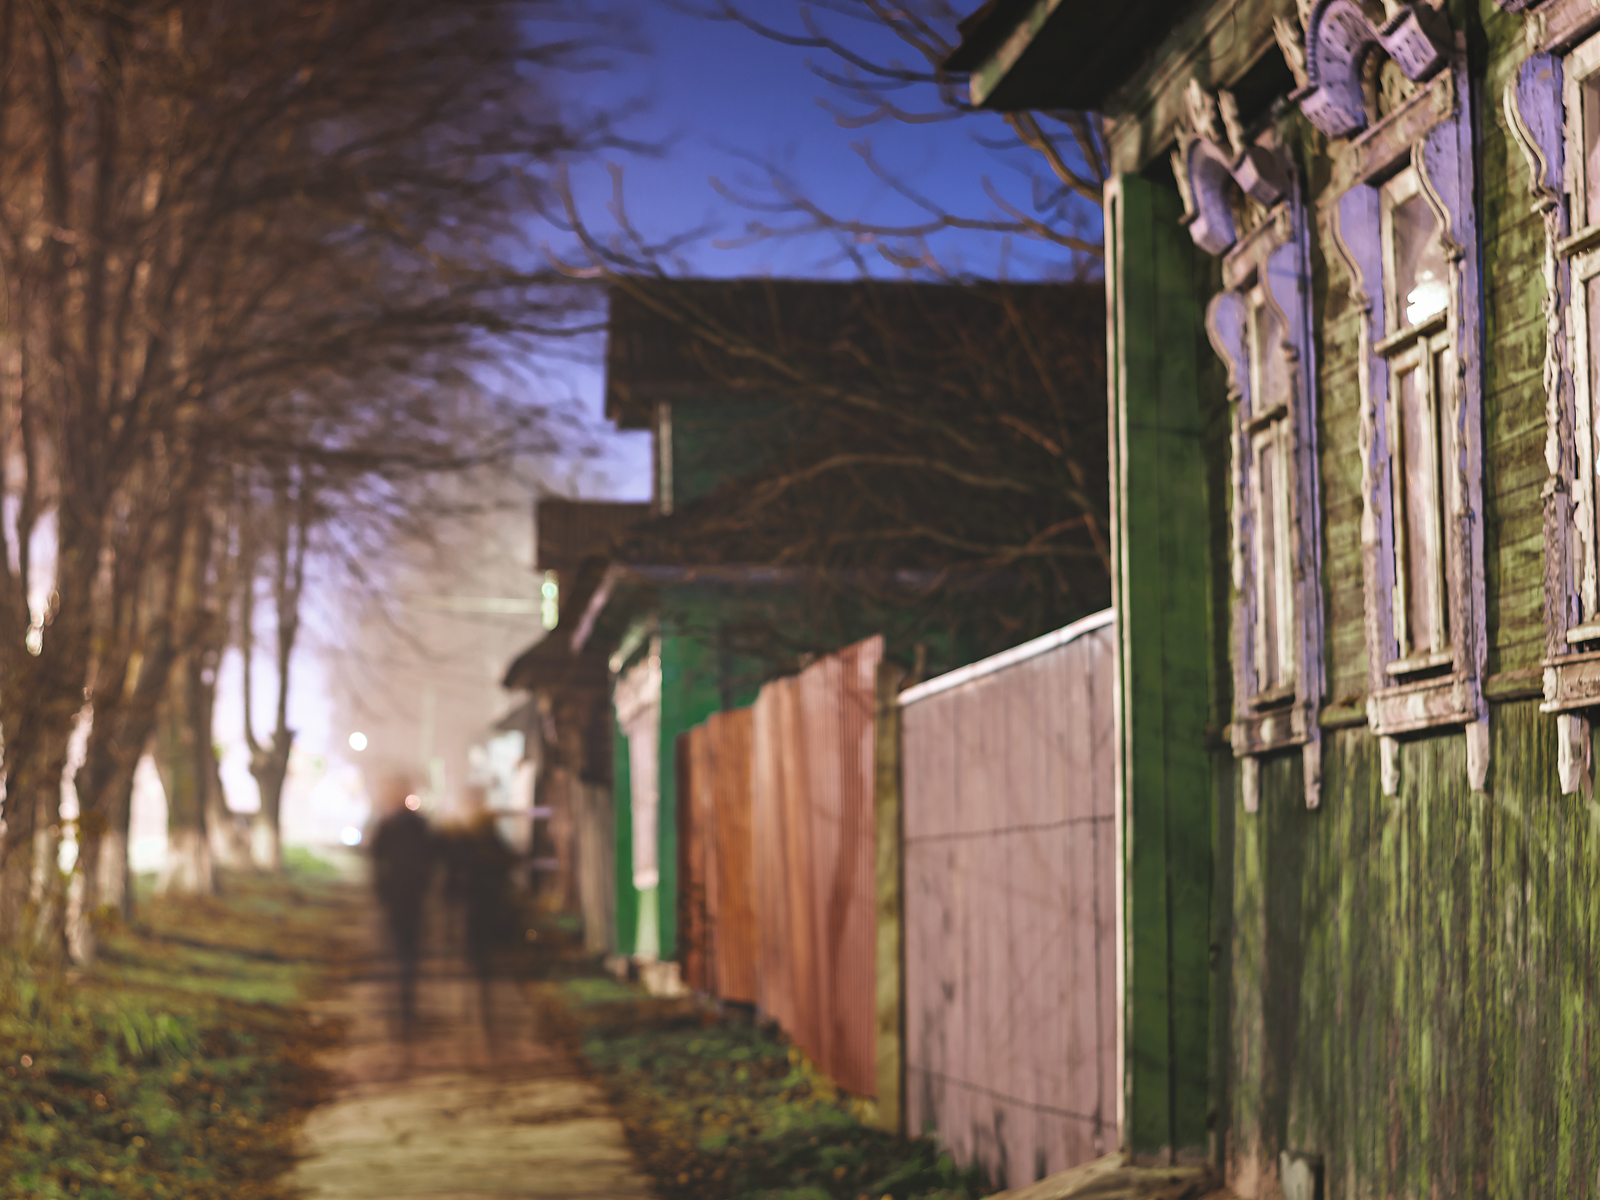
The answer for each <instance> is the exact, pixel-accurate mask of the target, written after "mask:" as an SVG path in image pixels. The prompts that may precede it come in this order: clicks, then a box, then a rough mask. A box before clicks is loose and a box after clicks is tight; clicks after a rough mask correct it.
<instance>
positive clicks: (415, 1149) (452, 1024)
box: [289, 955, 653, 1200]
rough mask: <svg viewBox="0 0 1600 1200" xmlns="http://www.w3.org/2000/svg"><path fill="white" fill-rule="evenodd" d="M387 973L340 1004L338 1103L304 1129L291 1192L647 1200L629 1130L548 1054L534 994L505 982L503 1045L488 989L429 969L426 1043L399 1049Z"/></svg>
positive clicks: (369, 979)
mask: <svg viewBox="0 0 1600 1200" xmlns="http://www.w3.org/2000/svg"><path fill="white" fill-rule="evenodd" d="M389 988H390V985H389V983H388V982H387V981H386V980H385V979H383V978H382V965H381V963H379V962H378V961H376V960H375V961H374V962H373V963H372V964H371V969H369V970H367V971H365V972H364V977H363V978H360V979H358V980H356V981H355V982H353V983H352V984H350V985H349V986H348V987H347V988H346V989H345V990H344V992H343V993H342V994H341V995H340V996H339V997H338V998H337V999H336V1000H334V1001H332V1002H329V1003H326V1004H324V1005H321V1006H320V1007H321V1009H322V1011H324V1012H327V1013H329V1014H338V1015H341V1016H344V1017H346V1018H347V1019H348V1020H349V1021H350V1037H349V1040H348V1042H347V1043H346V1045H345V1047H344V1049H343V1050H342V1051H341V1053H340V1055H339V1056H338V1058H337V1059H336V1060H335V1061H333V1062H331V1063H330V1064H329V1065H330V1066H331V1067H332V1068H333V1069H334V1070H335V1071H336V1072H337V1073H338V1074H339V1076H340V1079H341V1085H340V1088H339V1092H338V1095H337V1096H336V1098H335V1099H334V1100H333V1101H332V1102H331V1103H329V1104H327V1105H325V1106H323V1107H322V1108H319V1109H317V1110H316V1111H314V1112H313V1113H312V1114H311V1116H310V1117H309V1119H308V1120H307V1121H306V1125H305V1134H304V1136H305V1151H306V1154H307V1157H306V1158H305V1159H304V1160H303V1161H302V1162H301V1163H300V1165H299V1166H298V1168H297V1169H296V1171H295V1172H294V1174H293V1175H292V1176H291V1178H290V1180H289V1182H290V1183H291V1184H294V1185H298V1186H300V1187H302V1188H304V1189H306V1195H307V1197H308V1200H401V1198H402V1197H403V1198H405V1200H513V1198H514V1200H524V1198H536V1197H537V1198H542V1197H550V1198H555V1197H561V1198H562V1200H648V1198H649V1197H650V1196H652V1195H653V1193H652V1191H651V1189H650V1185H649V1183H648V1182H647V1181H646V1179H645V1177H644V1175H643V1174H642V1173H641V1172H640V1171H639V1169H638V1166H637V1165H636V1164H635V1162H634V1159H633V1156H632V1154H631V1153H630V1152H629V1150H628V1147H627V1144H626V1142H625V1141H624V1140H623V1133H622V1126H621V1124H620V1123H619V1122H618V1120H617V1119H616V1117H615V1116H614V1115H613V1114H612V1113H611V1112H610V1110H609V1109H608V1107H607V1105H606V1103H605V1100H604V1099H603V1097H602V1096H601V1094H600V1092H599V1090H598V1089H597V1088H596V1087H595V1086H594V1085H593V1084H592V1083H590V1082H589V1081H588V1080H586V1079H585V1078H584V1077H583V1076H582V1074H581V1073H580V1072H579V1071H578V1070H577V1068H576V1067H575V1065H574V1064H573V1063H572V1061H571V1059H570V1058H569V1057H568V1055H567V1054H566V1052H565V1051H564V1050H562V1049H561V1048H560V1047H558V1046H557V1045H555V1044H554V1043H553V1042H549V1041H544V1040H541V1039H540V1037H539V1030H538V1020H537V1016H536V1014H535V1011H534V1009H533V1007H532V1006H531V1005H530V1004H529V1002H528V997H527V994H526V991H525V985H523V984H521V983H518V982H513V981H511V980H499V981H496V983H495V984H494V987H493V996H492V1002H491V1011H492V1013H493V1016H494V1021H493V1028H494V1030H495V1034H496V1036H495V1038H494V1039H493V1041H492V1042H491V1040H490V1039H489V1038H488V1037H486V1036H485V1034H484V1032H483V1028H482V1024H481V1022H480V1021H479V1019H478V1014H477V995H476V993H477V987H476V984H475V983H473V982H471V981H470V980H468V979H467V978H466V976H465V974H464V972H463V971H462V970H461V969H460V965H459V963H457V962H454V961H452V960H450V959H449V958H446V957H443V956H438V955H435V956H432V957H430V959H429V960H428V962H427V963H426V964H425V967H424V972H423V978H422V981H421V984H420V986H419V988H418V1010H419V1030H418V1033H417V1036H416V1038H415V1039H414V1040H413V1042H412V1043H411V1044H410V1045H404V1044H402V1043H399V1042H397V1041H395V1040H393V1039H392V1038H391V1036H390V1030H389V1027H388V1026H389V1023H388V1008H389V999H390V993H389Z"/></svg>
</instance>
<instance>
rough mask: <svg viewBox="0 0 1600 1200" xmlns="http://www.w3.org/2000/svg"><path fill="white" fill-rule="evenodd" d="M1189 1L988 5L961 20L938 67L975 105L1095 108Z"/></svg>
mask: <svg viewBox="0 0 1600 1200" xmlns="http://www.w3.org/2000/svg"><path fill="white" fill-rule="evenodd" d="M1192 7H1194V0H1126V2H1124V3H1115V4H1085V3H1082V2H1081V0H1079V2H1076V3H1073V2H1069V0H989V3H988V4H986V5H984V6H983V7H982V8H980V9H979V10H978V11H977V12H975V13H973V14H972V16H970V17H968V18H967V19H966V20H965V21H963V22H962V23H961V35H962V36H961V44H960V45H959V46H957V47H956V48H955V50H954V51H952V52H951V54H950V56H949V57H948V58H947V59H945V62H944V69H945V70H946V71H948V72H950V73H951V74H953V75H966V76H968V77H969V82H968V90H969V94H970V96H971V99H972V104H973V106H974V107H976V108H987V109H994V110H996V111H999V112H1013V111H1017V110H1021V109H1077V110H1085V111H1099V110H1101V109H1102V108H1104V106H1105V101H1106V98H1107V97H1108V96H1110V95H1111V93H1112V92H1114V91H1115V90H1116V89H1117V88H1118V87H1119V86H1121V85H1122V84H1123V83H1125V82H1127V80H1128V79H1130V78H1131V77H1132V76H1133V74H1134V72H1135V71H1136V70H1137V69H1138V68H1139V66H1140V65H1141V64H1142V63H1143V62H1144V61H1145V60H1146V59H1147V58H1148V57H1149V56H1150V55H1151V54H1152V53H1153V52H1154V51H1155V49H1156V47H1157V46H1159V45H1160V44H1161V42H1162V39H1163V36H1164V35H1165V34H1166V33H1167V32H1169V31H1170V30H1171V29H1172V27H1173V25H1174V24H1175V23H1176V22H1177V19H1178V18H1179V16H1181V15H1182V14H1183V13H1184V12H1185V11H1186V10H1188V9H1190V8H1192Z"/></svg>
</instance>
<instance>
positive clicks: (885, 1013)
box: [872, 663, 906, 1133]
mask: <svg viewBox="0 0 1600 1200" xmlns="http://www.w3.org/2000/svg"><path fill="white" fill-rule="evenodd" d="M904 678H905V672H904V671H903V670H902V669H901V668H900V667H898V666H896V665H894V664H893V663H880V664H879V665H878V681H877V694H876V696H875V698H874V699H875V705H874V712H873V795H872V816H873V837H874V839H875V840H874V844H873V876H874V885H875V894H876V897H877V908H876V912H875V915H874V916H875V923H876V926H877V944H876V947H875V950H876V959H875V967H876V997H877V1011H876V1014H875V1017H876V1025H875V1030H874V1034H875V1040H874V1046H873V1056H874V1060H875V1067H876V1071H877V1091H876V1098H877V1102H878V1103H877V1108H876V1110H875V1113H874V1119H875V1121H876V1123H877V1125H878V1126H879V1127H880V1128H882V1129H887V1130H890V1131H891V1132H894V1133H903V1132H906V1129H905V936H904V924H905V916H904V913H905V901H904V895H905V885H904V880H905V867H904V861H903V858H902V855H901V844H902V843H901V837H902V825H901V812H902V808H901V795H902V794H901V787H900V706H899V704H898V703H897V702H896V699H897V696H898V694H899V691H900V683H901V681H902V680H903V679H904Z"/></svg>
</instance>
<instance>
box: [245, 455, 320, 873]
mask: <svg viewBox="0 0 1600 1200" xmlns="http://www.w3.org/2000/svg"><path fill="white" fill-rule="evenodd" d="M316 506H317V500H316V493H315V489H314V486H313V484H312V481H311V480H310V479H308V478H307V476H306V474H305V472H303V471H302V472H300V473H298V476H297V477H291V474H290V472H289V471H287V470H279V471H278V472H276V473H275V477H274V478H273V480H272V485H271V502H270V506H269V507H268V508H267V510H266V513H265V516H266V522H265V523H266V525H267V528H268V531H269V536H270V539H271V541H270V545H269V547H268V552H267V556H266V557H267V558H268V560H269V564H270V565H269V574H268V580H269V587H270V593H271V605H272V612H273V617H274V622H273V624H274V629H275V636H274V638H273V654H272V663H273V669H274V673H275V676H276V682H277V699H276V701H275V703H274V705H273V725H272V732H271V734H270V735H269V739H268V741H266V742H265V743H263V742H261V741H260V740H259V739H258V738H257V737H256V732H255V722H254V720H253V718H252V716H251V709H252V707H253V703H252V699H251V698H252V696H253V694H254V692H253V672H252V670H251V663H252V660H253V659H254V658H255V653H254V647H255V637H254V628H255V621H254V612H255V608H256V602H257V597H256V593H255V579H256V573H255V572H256V562H257V560H256V557H255V554H254V552H253V551H252V552H251V553H249V554H247V555H246V561H247V564H248V565H247V567H246V585H245V586H244V587H243V588H242V589H241V590H240V609H239V626H240V630H241V632H240V637H239V646H240V650H241V652H242V654H243V656H244V734H245V741H246V743H247V744H248V745H249V747H250V774H251V775H253V776H254V777H255V781H256V786H257V787H258V788H259V790H260V793H261V807H260V808H259V809H258V810H257V813H256V818H255V825H254V831H253V834H252V838H251V845H252V857H253V858H254V860H255V863H256V865H257V866H258V867H261V868H263V869H265V870H269V871H276V870H279V869H280V868H281V867H282V865H283V844H282V834H281V808H282V803H283V783H284V780H285V779H286V778H287V777H288V774H289V753H290V751H291V750H292V749H293V747H294V730H293V729H290V728H289V670H290V666H291V664H292V663H293V661H294V650H295V642H296V641H297V639H298V638H299V635H300V604H301V600H302V598H303V597H304V595H305V585H306V559H307V557H308V555H309V552H310V537H311V531H312V528H313V526H314V524H315V522H316V515H317V507H316Z"/></svg>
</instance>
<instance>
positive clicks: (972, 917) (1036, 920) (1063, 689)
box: [901, 623, 1121, 1186]
mask: <svg viewBox="0 0 1600 1200" xmlns="http://www.w3.org/2000/svg"><path fill="white" fill-rule="evenodd" d="M1114 655H1115V641H1114V638H1113V635H1112V630H1111V627H1110V626H1109V625H1108V624H1104V623H1102V624H1100V625H1098V626H1096V627H1094V628H1091V629H1090V630H1088V631H1086V632H1084V633H1082V634H1081V635H1080V636H1078V637H1077V638H1075V639H1074V640H1072V641H1070V642H1066V643H1064V644H1061V645H1058V646H1055V647H1054V648H1052V649H1049V650H1046V651H1045V652H1044V653H1041V654H1039V655H1037V656H1035V657H1031V658H1027V659H1025V660H1023V661H1020V662H1017V663H1015V664H1013V665H1010V666H1006V667H1004V668H1003V669H1001V670H999V671H996V672H993V673H990V674H985V675H981V676H979V677H977V678H974V679H972V680H971V681H970V682H967V683H962V684H960V685H958V686H956V687H953V688H949V689H948V690H944V691H939V692H936V693H935V694H932V695H928V696H926V697H925V698H914V697H915V693H911V694H908V697H907V698H908V699H910V700H912V702H911V703H908V704H906V705H905V706H904V707H903V708H902V710H901V722H902V735H901V737H902V742H901V778H902V785H901V786H902V803H903V806H904V807H903V818H902V819H903V827H904V852H903V857H904V870H905V939H906V940H905V987H906V1043H905V1045H906V1125H907V1128H908V1129H911V1130H921V1129H925V1128H928V1127H929V1126H931V1127H932V1128H933V1129H934V1130H935V1131H936V1132H937V1133H938V1135H939V1137H940V1140H941V1141H942V1142H943V1144H944V1145H945V1147H946V1148H947V1149H949V1150H950V1152H951V1153H952V1154H954V1155H955V1156H956V1158H957V1159H958V1160H959V1161H960V1162H962V1163H970V1162H974V1161H976V1162H979V1163H981V1164H982V1165H983V1166H984V1167H985V1168H987V1170H988V1172H989V1175H990V1177H991V1179H993V1180H994V1182H995V1183H996V1184H997V1185H999V1186H1008V1185H1009V1186H1015V1185H1017V1184H1020V1183H1027V1182H1031V1181H1032V1180H1034V1179H1038V1178H1040V1177H1042V1176H1043V1175H1046V1174H1050V1173H1052V1172H1055V1171H1060V1170H1064V1169H1066V1168H1067V1167H1071V1166H1075V1165H1077V1164H1078V1163H1081V1162H1086V1161H1088V1160H1089V1159H1091V1158H1095V1157H1098V1156H1099V1155H1101V1154H1104V1153H1105V1152H1106V1151H1108V1150H1111V1149H1113V1148H1115V1147H1116V1145H1117V1129H1116V1113H1117V1091H1118V1081H1119V1079H1120V1075H1121V1073H1120V1072H1119V1070H1118V1069H1117V1055H1116V997H1117V988H1116V939H1117V927H1116V850H1115V842H1116V837H1115V834H1116V830H1115V827H1114V822H1115V817H1116V797H1115V778H1114V777H1115V755H1116V747H1115V740H1114V736H1113V728H1112V726H1113V703H1112V673H1113V664H1114Z"/></svg>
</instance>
